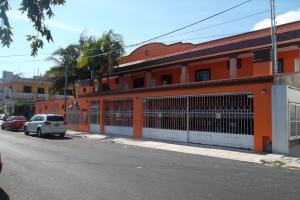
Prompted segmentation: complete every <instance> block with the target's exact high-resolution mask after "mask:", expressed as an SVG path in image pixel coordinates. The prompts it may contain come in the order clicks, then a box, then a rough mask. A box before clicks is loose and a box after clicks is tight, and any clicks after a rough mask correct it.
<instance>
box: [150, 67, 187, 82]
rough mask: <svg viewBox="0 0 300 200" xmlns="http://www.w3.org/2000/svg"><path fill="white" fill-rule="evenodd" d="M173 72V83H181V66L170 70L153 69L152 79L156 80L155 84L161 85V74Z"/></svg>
mask: <svg viewBox="0 0 300 200" xmlns="http://www.w3.org/2000/svg"><path fill="white" fill-rule="evenodd" d="M167 74H172V82H173V84H177V83H180V74H181V68H180V67H178V68H174V69H169V70H160V71H153V72H152V79H154V80H155V85H156V86H160V85H161V76H162V75H167Z"/></svg>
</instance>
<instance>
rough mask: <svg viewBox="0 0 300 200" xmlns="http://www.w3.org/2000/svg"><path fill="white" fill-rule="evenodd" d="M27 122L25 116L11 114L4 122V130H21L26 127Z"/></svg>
mask: <svg viewBox="0 0 300 200" xmlns="http://www.w3.org/2000/svg"><path fill="white" fill-rule="evenodd" d="M25 122H27V120H26V118H25V117H24V116H10V117H8V118H7V119H5V120H4V121H3V122H2V125H1V129H2V130H14V131H17V130H20V129H23V128H24V124H25Z"/></svg>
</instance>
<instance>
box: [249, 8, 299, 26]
mask: <svg viewBox="0 0 300 200" xmlns="http://www.w3.org/2000/svg"><path fill="white" fill-rule="evenodd" d="M298 20H300V8H298V9H297V10H292V11H289V12H286V13H283V14H281V15H278V16H277V17H276V25H281V24H286V23H290V22H294V21H298ZM270 26H271V19H264V20H262V21H260V22H258V23H256V24H255V25H254V27H253V30H259V29H263V28H268V27H270Z"/></svg>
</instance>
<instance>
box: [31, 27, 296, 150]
mask: <svg viewBox="0 0 300 200" xmlns="http://www.w3.org/2000/svg"><path fill="white" fill-rule="evenodd" d="M270 35H271V31H270V29H263V30H259V31H253V32H249V33H245V34H240V35H235V36H231V37H226V38H222V39H218V40H213V41H209V42H204V43H200V44H196V45H194V44H190V43H175V44H171V45H165V44H162V43H150V44H146V45H144V46H141V47H139V48H137V49H136V50H135V51H133V52H132V53H131V54H130V55H128V56H125V57H123V58H122V59H121V60H120V65H119V66H118V67H117V68H115V71H114V72H113V73H112V74H111V76H110V78H109V82H108V83H107V81H104V80H103V84H104V85H106V86H107V85H109V87H105V88H109V90H106V91H101V92H98V91H97V90H96V88H97V84H96V82H95V81H92V82H91V81H89V80H86V81H82V83H81V88H80V95H79V100H78V102H76V103H74V101H72V100H69V101H68V109H69V114H68V121H69V123H70V124H75V127H76V128H77V129H79V130H81V131H87V132H92V133H100V134H105V133H109V134H123V135H129V136H133V137H135V138H141V137H145V138H154V139H162V140H171V141H180V142H190V143H201V144H210V145H220V146H228V147H236V148H245V149H253V150H255V151H256V152H263V151H270V149H271V147H272V148H273V151H274V152H284V153H289V152H290V151H291V149H292V147H294V145H296V144H297V143H298V141H299V140H300V106H299V113H298V103H299V105H300V92H299V89H297V88H300V83H299V81H297V77H298V72H299V71H300V22H294V23H290V24H285V25H281V26H278V28H277V39H278V58H279V59H278V73H276V74H274V73H273V69H272V62H271V36H270ZM298 97H299V99H298ZM56 104H57V105H58V104H59V105H60V102H58V101H37V102H36V112H37V113H44V112H53V111H52V110H51V109H49V108H50V107H51V106H52V105H56ZM45 108H47V109H45ZM58 108H61V105H60V106H58ZM282 108H284V109H282ZM293 109H294V110H293ZM57 112H62V110H61V111H57ZM294 113H296V114H295V116H294V115H293V114H294ZM297 114H299V123H298V121H297V120H298V116H297ZM285 118H286V120H285ZM75 119H76V120H75ZM298 124H299V128H298Z"/></svg>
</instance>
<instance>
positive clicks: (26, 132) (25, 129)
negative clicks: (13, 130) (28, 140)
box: [24, 126, 29, 135]
mask: <svg viewBox="0 0 300 200" xmlns="http://www.w3.org/2000/svg"><path fill="white" fill-rule="evenodd" d="M24 134H25V135H29V132H28V131H27V127H26V126H24Z"/></svg>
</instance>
